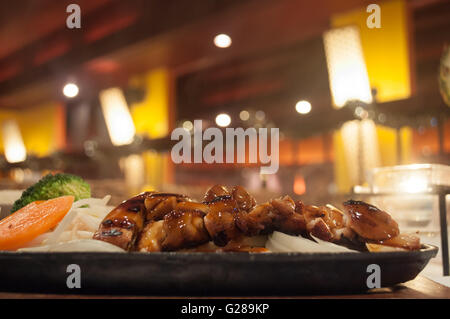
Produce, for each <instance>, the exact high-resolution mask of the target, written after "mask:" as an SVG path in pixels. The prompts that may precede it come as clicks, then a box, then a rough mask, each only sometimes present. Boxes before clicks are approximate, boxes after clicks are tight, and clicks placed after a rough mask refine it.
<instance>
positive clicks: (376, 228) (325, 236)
mask: <svg viewBox="0 0 450 319" xmlns="http://www.w3.org/2000/svg"><path fill="white" fill-rule="evenodd" d="M344 208H345V210H344V211H340V210H339V209H337V208H335V207H333V206H331V205H326V206H312V205H305V204H304V203H303V202H301V201H294V200H292V198H290V197H289V196H284V197H280V198H275V199H272V200H270V201H268V202H266V203H262V204H257V203H256V201H255V199H254V198H253V196H251V195H250V194H249V193H248V192H247V191H246V190H245V188H243V187H241V186H235V187H233V188H228V187H225V186H222V185H215V186H213V187H211V188H210V189H209V190H208V191H207V192H206V194H205V196H204V201H203V202H201V203H199V202H195V201H192V200H191V199H189V198H188V197H186V196H183V195H178V194H167V193H157V192H147V193H142V194H140V195H138V196H136V197H133V198H131V199H129V200H127V201H125V202H123V203H122V204H120V205H119V206H117V207H116V208H115V209H113V210H112V211H111V212H110V213H109V214H108V215H107V216H106V217H105V219H104V220H103V222H102V223H101V225H100V227H99V229H98V231H97V232H96V233H95V235H94V238H95V239H99V240H103V241H107V242H109V243H112V244H114V245H117V246H119V247H122V248H124V249H126V250H137V251H144V252H154V251H176V250H183V251H192V250H196V249H198V251H246V252H256V251H260V252H263V251H266V250H265V249H264V248H262V247H260V246H257V247H253V246H251V245H248V244H244V242H243V240H244V238H256V236H260V235H266V234H270V233H271V232H273V231H280V232H283V233H287V234H291V235H302V236H304V237H310V235H312V236H314V237H317V238H319V239H322V240H325V241H330V242H334V243H337V244H343V245H346V246H349V247H352V248H355V249H361V250H364V249H366V248H365V247H366V246H365V243H372V244H379V245H386V246H393V247H399V248H402V249H409V250H414V249H420V242H419V240H418V238H417V237H415V236H406V235H402V234H400V232H399V229H398V225H397V223H396V222H395V221H394V220H393V219H392V218H391V216H390V215H389V214H388V213H386V212H384V211H382V210H380V209H378V208H376V207H375V206H372V205H369V204H367V203H364V202H361V201H353V200H350V201H347V202H345V203H344ZM211 244H212V245H213V246H212V247H213V248H211Z"/></svg>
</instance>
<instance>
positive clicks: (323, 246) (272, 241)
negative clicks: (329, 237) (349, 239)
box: [266, 232, 356, 253]
mask: <svg viewBox="0 0 450 319" xmlns="http://www.w3.org/2000/svg"><path fill="white" fill-rule="evenodd" d="M314 239H315V240H317V242H315V241H313V240H310V239H307V238H303V237H301V236H291V235H287V234H284V233H281V232H273V233H272V234H271V235H270V236H269V240H268V242H267V244H266V248H267V249H269V250H270V251H273V252H304V253H328V252H356V251H354V250H350V249H348V248H346V247H342V246H338V245H335V244H333V243H329V242H326V241H323V240H320V239H318V238H314Z"/></svg>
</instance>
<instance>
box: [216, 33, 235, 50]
mask: <svg viewBox="0 0 450 319" xmlns="http://www.w3.org/2000/svg"><path fill="white" fill-rule="evenodd" d="M214 44H215V45H216V47H218V48H228V47H229V46H230V45H231V38H230V36H229V35H227V34H223V33H222V34H218V35H216V36H215V38H214Z"/></svg>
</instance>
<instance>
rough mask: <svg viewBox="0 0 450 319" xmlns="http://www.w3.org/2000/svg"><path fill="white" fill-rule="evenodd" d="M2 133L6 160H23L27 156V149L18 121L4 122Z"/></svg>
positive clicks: (16, 161) (12, 161) (14, 161)
mask: <svg viewBox="0 0 450 319" xmlns="http://www.w3.org/2000/svg"><path fill="white" fill-rule="evenodd" d="M2 135H3V145H4V148H5V157H6V160H7V161H8V162H9V163H19V162H23V161H24V160H25V159H26V158H27V151H26V149H25V145H24V144H23V140H22V135H21V134H20V129H19V126H18V125H17V123H16V121H13V120H8V121H5V122H3V124H2Z"/></svg>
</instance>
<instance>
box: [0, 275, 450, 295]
mask: <svg viewBox="0 0 450 319" xmlns="http://www.w3.org/2000/svg"><path fill="white" fill-rule="evenodd" d="M22 298H29V299H104V298H107V299H109V298H114V299H159V298H164V299H166V298H170V299H178V298H186V297H181V296H180V297H173V296H171V297H164V296H157V297H155V296H107V295H101V296H100V295H57V294H28V293H10V292H0V299H22ZM189 298H190V299H196V298H199V299H202V297H189ZM205 298H211V297H205ZM213 298H220V299H230V298H231V299H232V298H236V297H213ZM237 298H239V299H241V298H258V299H264V298H268V299H278V298H281V299H316V298H326V299H330V298H337V299H450V288H448V287H445V286H443V285H441V284H438V283H435V282H434V281H431V280H429V279H427V278H425V277H422V276H418V277H417V278H416V279H414V280H411V281H409V282H407V283H405V284H402V285H398V286H395V287H393V288H381V289H374V290H371V291H369V292H367V293H365V294H355V295H325V296H270V297H264V296H262V297H261V296H258V297H237Z"/></svg>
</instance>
